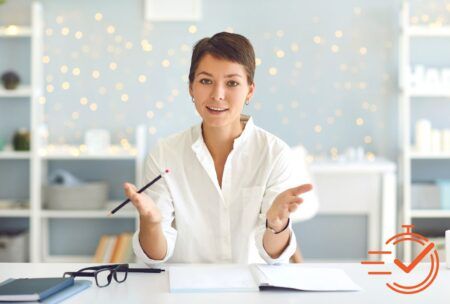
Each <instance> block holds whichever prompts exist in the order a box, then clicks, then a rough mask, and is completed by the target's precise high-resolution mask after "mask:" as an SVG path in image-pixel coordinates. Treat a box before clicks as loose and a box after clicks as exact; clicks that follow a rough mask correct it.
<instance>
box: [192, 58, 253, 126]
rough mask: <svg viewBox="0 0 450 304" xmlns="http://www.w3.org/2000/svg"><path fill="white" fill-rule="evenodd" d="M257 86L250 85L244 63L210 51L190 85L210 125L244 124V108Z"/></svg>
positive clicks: (201, 114)
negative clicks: (221, 57)
mask: <svg viewBox="0 0 450 304" xmlns="http://www.w3.org/2000/svg"><path fill="white" fill-rule="evenodd" d="M254 89H255V85H254V84H251V85H249V84H248V81H247V73H246V71H245V68H244V66H243V65H241V64H239V63H235V62H231V61H227V60H223V59H217V58H215V57H213V56H211V55H209V54H207V55H205V56H204V57H203V58H202V59H201V60H200V63H199V65H198V67H197V70H196V71H195V77H194V81H193V82H192V83H191V84H190V86H189V92H190V94H191V96H192V97H193V98H194V100H195V107H196V109H197V112H198V113H199V114H200V116H201V117H202V120H203V124H206V125H207V126H210V127H224V126H229V125H233V124H239V125H240V115H241V112H242V108H243V107H244V104H245V101H246V100H250V98H251V97H252V95H253V92H254Z"/></svg>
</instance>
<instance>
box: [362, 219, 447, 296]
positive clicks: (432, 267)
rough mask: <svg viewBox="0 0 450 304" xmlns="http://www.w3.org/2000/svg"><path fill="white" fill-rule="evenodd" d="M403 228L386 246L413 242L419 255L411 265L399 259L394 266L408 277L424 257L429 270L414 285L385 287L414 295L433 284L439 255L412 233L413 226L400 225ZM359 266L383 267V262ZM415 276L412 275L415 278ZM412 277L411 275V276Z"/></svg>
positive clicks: (385, 252)
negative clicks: (428, 260)
mask: <svg viewBox="0 0 450 304" xmlns="http://www.w3.org/2000/svg"><path fill="white" fill-rule="evenodd" d="M402 227H403V228H405V229H406V232H402V233H398V234H396V235H394V236H393V237H391V238H390V239H388V240H387V241H386V245H392V246H398V245H399V244H401V243H403V242H414V243H416V244H418V245H419V246H420V248H421V250H420V253H419V254H418V255H417V256H416V257H414V259H413V260H412V262H411V263H409V264H405V263H404V262H402V261H401V260H400V259H397V258H396V259H394V265H395V266H396V267H398V268H399V269H400V272H401V273H402V274H404V275H407V276H408V275H409V274H410V273H412V271H413V270H414V269H415V268H416V266H417V265H419V263H420V262H421V261H423V259H424V258H425V257H427V256H428V257H429V259H430V264H429V270H428V272H427V275H426V276H425V277H424V278H423V279H422V281H420V282H419V283H415V284H400V283H397V282H393V283H390V282H388V283H386V286H387V287H389V288H390V289H391V290H393V291H395V292H398V293H402V294H414V293H418V292H421V291H423V290H425V289H426V288H428V287H429V286H430V285H431V283H433V281H434V279H436V276H437V274H438V272H439V255H438V252H437V250H436V248H435V245H434V243H433V242H430V241H429V240H428V239H427V238H426V237H424V236H423V235H420V234H418V233H414V232H412V228H413V227H414V225H402ZM368 253H369V254H383V255H387V254H391V253H392V252H391V251H369V252H368ZM361 264H365V265H368V264H373V265H383V264H384V262H383V261H362V262H361ZM368 273H369V275H392V272H391V271H369V272H368ZM416 275H417V274H414V276H416ZM411 276H412V274H411Z"/></svg>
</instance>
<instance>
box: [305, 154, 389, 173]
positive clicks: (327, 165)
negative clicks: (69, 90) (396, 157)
mask: <svg viewBox="0 0 450 304" xmlns="http://www.w3.org/2000/svg"><path fill="white" fill-rule="evenodd" d="M309 168H310V170H311V172H312V173H316V174H317V173H338V174H339V173H372V172H373V173H379V172H394V171H395V170H396V165H395V164H394V163H392V162H390V161H388V160H386V159H383V158H377V159H375V160H373V161H369V160H365V161H346V162H339V161H331V160H330V161H314V162H312V163H311V164H310V166H309Z"/></svg>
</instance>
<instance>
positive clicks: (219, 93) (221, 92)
mask: <svg viewBox="0 0 450 304" xmlns="http://www.w3.org/2000/svg"><path fill="white" fill-rule="evenodd" d="M211 99H213V100H215V101H223V100H224V99H225V89H224V87H223V86H222V85H220V84H216V85H214V87H213V90H212V92H211Z"/></svg>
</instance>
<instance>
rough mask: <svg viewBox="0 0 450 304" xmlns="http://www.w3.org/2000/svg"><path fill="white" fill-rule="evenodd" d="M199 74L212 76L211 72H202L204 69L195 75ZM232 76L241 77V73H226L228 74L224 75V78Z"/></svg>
mask: <svg viewBox="0 0 450 304" xmlns="http://www.w3.org/2000/svg"><path fill="white" fill-rule="evenodd" d="M201 74H204V75H206V76H209V77H213V75H212V74H210V73H208V72H204V71H203V72H200V73H198V74H197V76H198V75H201ZM234 76H237V77H241V78H242V75H240V74H236V73H235V74H228V75H225V77H226V78H230V77H234Z"/></svg>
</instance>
